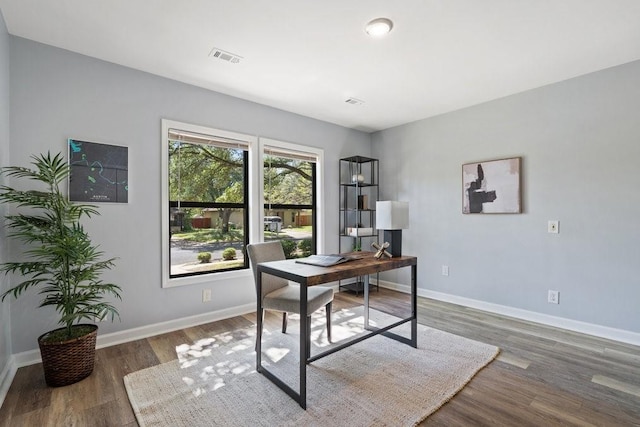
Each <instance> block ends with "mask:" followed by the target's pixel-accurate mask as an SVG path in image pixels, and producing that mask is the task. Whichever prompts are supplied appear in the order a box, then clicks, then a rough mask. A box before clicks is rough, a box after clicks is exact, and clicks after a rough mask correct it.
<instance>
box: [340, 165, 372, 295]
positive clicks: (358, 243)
mask: <svg viewBox="0 0 640 427" xmlns="http://www.w3.org/2000/svg"><path fill="white" fill-rule="evenodd" d="M339 173H340V177H339V181H338V182H339V183H340V191H339V196H340V203H339V206H340V221H339V227H340V229H339V241H340V243H339V249H340V252H341V253H342V252H351V251H354V250H366V251H368V250H371V243H372V242H376V241H377V240H378V230H377V229H376V209H375V207H376V201H378V198H379V197H380V189H379V181H378V178H379V176H380V166H379V163H378V159H372V158H370V157H364V156H351V157H346V158H344V159H340V167H339ZM376 279H377V275H376ZM369 289H376V291H377V290H378V281H377V280H376V283H375V284H370V285H369ZM363 290H364V280H363V278H362V277H358V278H356V280H355V281H354V282H348V283H343V281H340V291H349V292H355V293H356V294H359V293H361V292H363Z"/></svg>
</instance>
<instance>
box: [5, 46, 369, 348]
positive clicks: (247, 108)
mask: <svg viewBox="0 0 640 427" xmlns="http://www.w3.org/2000/svg"><path fill="white" fill-rule="evenodd" d="M10 47H11V118H10V119H11V153H10V154H11V161H12V163H15V164H24V165H26V164H28V163H29V156H30V155H32V154H34V153H40V152H46V151H47V150H52V151H53V152H57V151H60V150H66V140H67V138H69V137H75V138H80V139H86V140H89V141H95V142H103V143H109V144H118V145H127V146H128V147H129V180H130V182H131V187H130V196H129V203H128V204H126V205H110V204H103V205H102V206H101V213H102V216H100V217H98V218H96V219H95V220H92V221H91V222H89V223H88V224H87V229H88V231H89V233H90V234H91V236H92V237H93V239H94V240H95V242H97V243H99V244H100V245H101V248H102V249H103V250H104V251H105V252H106V253H107V254H110V255H115V256H118V257H119V260H118V261H117V268H116V269H115V270H113V271H111V272H109V273H108V274H107V275H105V278H106V279H108V280H112V281H114V282H115V283H118V284H120V285H121V286H122V287H123V302H122V303H118V305H117V306H118V309H119V311H120V315H121V317H122V322H116V323H114V324H111V323H102V324H101V331H102V333H106V332H114V331H119V330H126V329H129V328H134V327H138V326H143V325H149V324H154V323H157V322H162V321H167V320H171V319H176V318H181V317H186V316H191V315H196V314H200V313H204V312H208V311H215V310H220V309H224V308H230V307H234V306H239V305H243V304H249V303H252V302H253V301H254V300H255V291H254V287H253V282H252V281H251V280H234V281H228V282H224V283H222V282H216V283H211V284H207V285H206V286H204V285H192V286H184V287H179V288H169V289H162V288H161V286H160V270H161V263H160V245H161V241H160V230H161V225H160V213H161V209H164V206H161V194H160V150H161V136H160V123H161V119H162V118H168V119H173V120H179V121H184V122H188V123H194V124H199V125H205V126H210V127H214V128H219V129H226V130H231V131H237V132H243V133H248V134H251V135H258V136H264V137H269V138H273V139H278V140H282V141H288V142H294V143H299V144H305V145H308V146H313V147H321V148H324V149H325V150H326V151H325V162H326V174H325V177H326V178H325V179H326V181H325V188H326V195H325V196H326V197H325V203H326V209H327V212H337V209H338V206H337V196H334V195H335V190H334V189H335V188H336V187H337V175H338V171H337V167H338V159H339V158H340V157H342V156H346V155H353V154H364V155H369V154H370V150H371V148H370V136H369V135H368V134H366V133H362V132H359V131H354V130H350V129H346V128H343V127H339V126H335V125H331V124H328V123H324V122H320V121H317V120H313V119H309V118H305V117H302V116H299V115H295V114H291V113H287V112H284V111H280V110H276V109H273V108H269V107H265V106H262V105H258V104H255V103H250V102H246V101H243V100H240V99H237V98H233V97H229V96H226V95H222V94H219V93H215V92H211V91H207V90H204V89H201V88H197V87H194V86H189V85H185V84H182V83H178V82H175V81H171V80H167V79H164V78H161V77H157V76H153V75H150V74H147V73H143V72H139V71H135V70H132V69H128V68H125V67H121V66H118V65H114V64H110V63H105V62H102V61H98V60H95V59H92V58H88V57H85V56H81V55H78V54H74V53H71V52H68V51H64V50H60V49H56V48H52V47H49V46H46V45H42V44H38V43H35V42H32V41H28V40H25V39H21V38H16V37H12V38H11V43H10ZM337 217H338V216H337V215H327V218H326V227H327V230H329V234H328V236H327V243H326V250H328V251H336V250H337V248H338V240H337V236H336V235H335V234H334V233H332V232H331V231H332V230H337V228H338V225H337V222H336V221H337ZM336 234H337V233H336ZM13 250H14V248H13V247H11V246H10V251H13ZM205 287H206V288H210V289H212V291H213V299H212V302H211V303H207V304H203V303H202V302H201V298H202V289H204V288H205ZM37 301H38V299H37V297H35V296H30V297H28V298H24V299H21V300H17V301H15V302H13V303H12V305H11V316H12V325H13V328H12V342H13V350H14V353H17V352H21V351H25V350H29V349H33V348H35V347H36V338H37V336H38V335H39V334H41V333H43V332H44V331H46V330H48V329H50V328H51V327H53V326H55V325H54V322H53V319H54V316H53V315H52V313H50V312H47V310H42V309H39V310H37V311H34V308H35V307H36V305H37Z"/></svg>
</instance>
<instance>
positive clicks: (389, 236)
mask: <svg viewBox="0 0 640 427" xmlns="http://www.w3.org/2000/svg"><path fill="white" fill-rule="evenodd" d="M384 241H385V242H389V249H388V252H391V256H394V257H400V256H402V230H384Z"/></svg>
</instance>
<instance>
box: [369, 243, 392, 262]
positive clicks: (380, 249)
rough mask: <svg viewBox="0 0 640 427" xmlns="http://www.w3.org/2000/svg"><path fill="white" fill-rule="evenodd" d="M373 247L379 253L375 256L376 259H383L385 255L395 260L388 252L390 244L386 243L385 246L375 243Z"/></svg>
mask: <svg viewBox="0 0 640 427" xmlns="http://www.w3.org/2000/svg"><path fill="white" fill-rule="evenodd" d="M371 246H373V247H374V248H375V249H376V250H377V251H378V252H376V254H375V255H374V256H373V257H374V258H375V259H380V258H382V256H383V255H384V256H386V257H387V258H393V255H391V254H390V253H389V252H387V248H388V247H389V242H384V243H383V244H379V243H376V242H373V243H371Z"/></svg>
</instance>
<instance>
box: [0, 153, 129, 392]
mask: <svg viewBox="0 0 640 427" xmlns="http://www.w3.org/2000/svg"><path fill="white" fill-rule="evenodd" d="M32 158H33V162H32V164H33V165H34V166H35V169H29V168H26V167H20V166H10V167H4V168H2V169H1V172H2V174H4V175H5V176H8V177H11V178H17V179H24V180H25V181H29V182H34V181H35V182H36V183H37V184H38V185H36V186H34V188H33V189H28V190H21V189H15V188H11V187H8V186H1V187H0V202H1V203H10V204H13V205H16V206H18V211H17V212H16V213H13V214H10V215H7V216H6V220H7V222H6V224H7V229H8V234H9V236H11V237H12V238H13V239H15V240H16V241H17V242H20V244H21V245H22V244H24V245H25V246H26V249H25V252H23V254H22V255H19V254H15V256H16V257H18V259H19V261H15V262H5V263H3V264H0V271H2V272H5V274H8V273H12V274H15V275H16V280H17V281H20V283H18V284H17V285H15V286H14V287H12V288H11V289H9V290H7V291H6V292H4V293H3V294H2V300H4V299H5V298H6V297H7V296H9V295H12V296H13V297H14V298H18V297H19V296H20V295H22V294H23V293H27V291H38V293H39V294H40V295H41V296H42V297H43V299H42V302H41V303H40V307H45V309H46V310H50V307H53V308H54V309H55V310H56V311H57V312H58V314H59V318H58V323H59V324H60V325H62V326H63V327H62V328H60V329H56V330H53V331H50V332H47V333H45V334H43V335H41V336H40V337H39V338H38V344H39V346H40V354H41V355H42V366H43V369H44V376H45V381H46V383H47V385H49V386H52V387H58V386H64V385H68V384H73V383H75V382H78V381H80V380H82V379H83V378H86V377H87V376H89V375H90V374H91V372H93V366H94V361H95V350H96V336H97V330H98V327H97V326H96V325H93V324H80V321H84V320H94V321H100V320H103V319H105V318H106V317H107V316H109V317H111V320H113V318H114V317H115V316H118V311H117V310H116V308H115V307H114V306H113V305H112V304H111V303H110V302H109V301H108V300H107V299H106V298H107V297H108V296H111V297H113V298H117V299H121V298H120V287H119V286H117V285H114V284H112V283H104V282H103V281H102V280H101V279H100V275H101V274H102V273H103V272H104V271H105V270H108V269H111V268H112V267H113V265H114V264H113V261H114V258H111V259H106V260H105V259H102V257H103V253H102V252H101V251H99V250H98V246H96V245H94V244H93V243H92V241H91V239H90V237H89V235H88V234H87V232H86V231H85V230H84V228H83V226H82V224H81V222H80V220H81V219H82V217H87V218H89V217H91V216H93V215H99V212H98V210H97V208H96V206H93V205H86V204H77V203H72V202H70V201H69V199H68V198H67V196H66V195H64V194H63V193H62V191H61V189H60V185H61V184H62V183H66V182H67V178H68V176H69V165H68V164H67V162H65V160H64V157H63V155H62V154H61V153H59V154H57V155H55V156H51V154H50V153H47V154H41V155H38V156H32ZM43 187H44V188H46V189H43ZM20 188H23V187H22V186H21V187H20ZM21 208H26V210H24V211H22V209H21ZM18 275H19V276H20V277H18ZM32 288H33V289H32ZM47 312H48V311H47Z"/></svg>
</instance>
